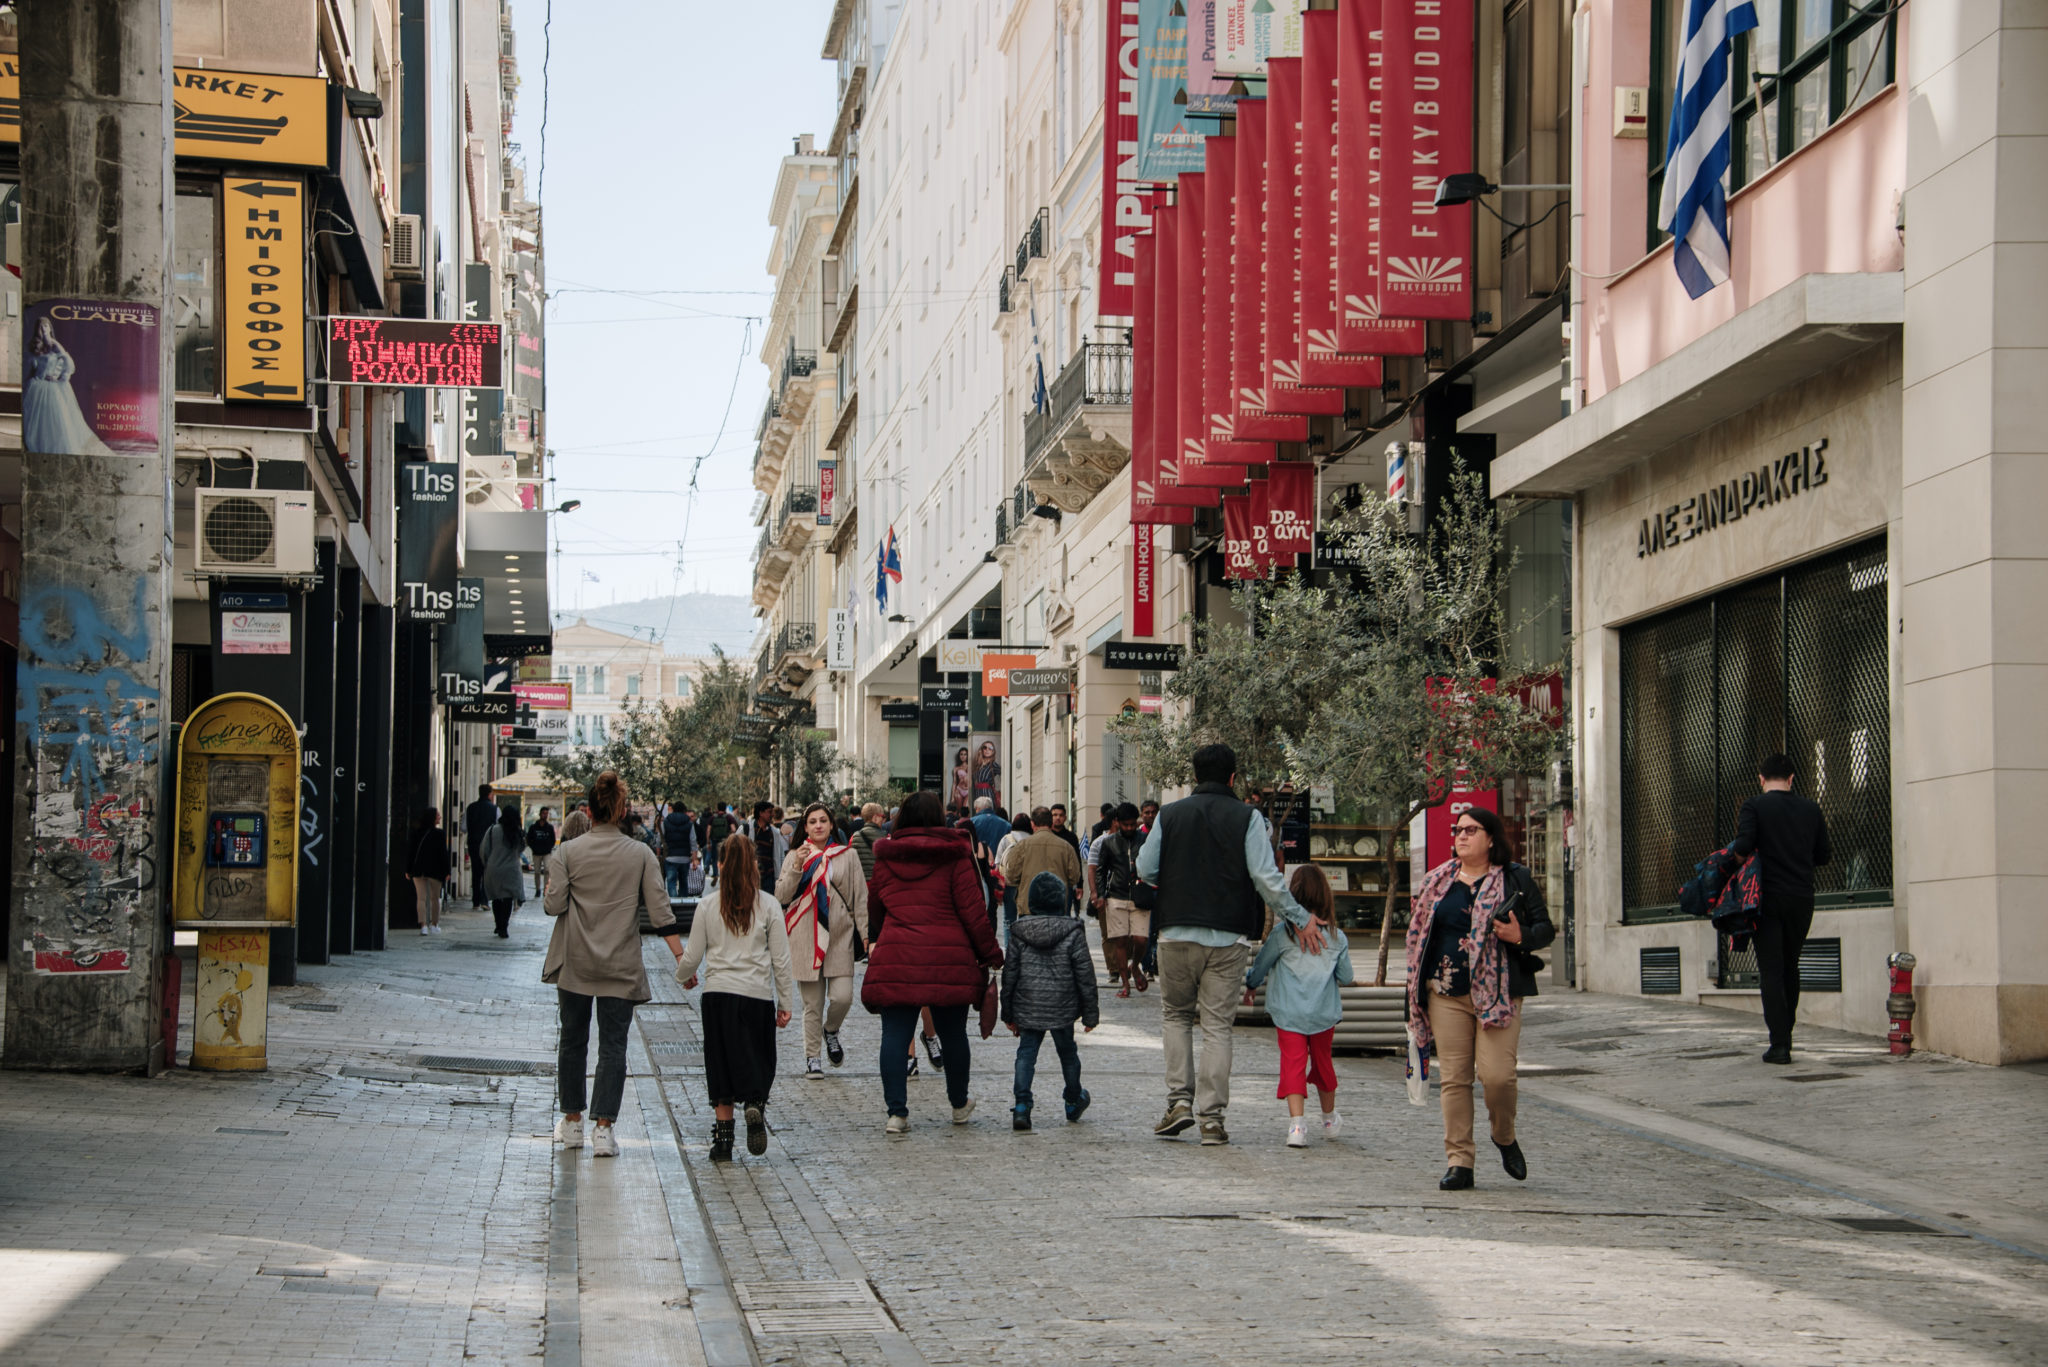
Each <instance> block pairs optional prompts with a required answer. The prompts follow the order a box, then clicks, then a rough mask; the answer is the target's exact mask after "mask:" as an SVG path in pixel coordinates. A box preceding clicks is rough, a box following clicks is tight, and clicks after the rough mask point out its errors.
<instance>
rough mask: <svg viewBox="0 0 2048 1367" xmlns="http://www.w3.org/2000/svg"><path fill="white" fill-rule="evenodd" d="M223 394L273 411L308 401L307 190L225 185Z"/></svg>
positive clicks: (259, 183)
mask: <svg viewBox="0 0 2048 1367" xmlns="http://www.w3.org/2000/svg"><path fill="white" fill-rule="evenodd" d="M221 189H222V191H223V193H222V196H221V204H222V217H223V218H224V219H225V220H226V221H225V229H226V237H225V240H224V241H223V242H222V243H221V281H222V284H223V285H224V286H225V287H226V288H225V289H224V290H223V292H222V293H223V296H224V304H225V309H224V311H223V313H222V316H221V330H220V336H221V368H222V376H221V386H222V392H223V393H227V394H232V395H234V396H236V397H237V398H242V399H254V400H257V401H259V402H265V403H279V402H282V403H303V402H304V401H305V398H306V187H305V186H304V185H303V184H301V183H300V182H298V181H296V180H244V179H242V178H241V177H238V176H229V177H227V178H226V179H225V180H224V181H222V182H221Z"/></svg>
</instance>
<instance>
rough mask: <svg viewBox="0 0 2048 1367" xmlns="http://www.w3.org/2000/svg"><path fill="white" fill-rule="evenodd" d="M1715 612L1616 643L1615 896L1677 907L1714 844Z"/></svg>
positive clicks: (1649, 626) (1689, 611)
mask: <svg viewBox="0 0 2048 1367" xmlns="http://www.w3.org/2000/svg"><path fill="white" fill-rule="evenodd" d="M1714 714H1715V708H1714V612H1713V607H1712V605H1711V604H1707V603H1701V604H1699V605H1697V606H1695V607H1690V608H1684V609H1681V610H1679V611H1678V612H1673V613H1668V614H1666V615H1665V616H1663V617H1659V618H1657V619H1656V620H1654V621H1651V622H1645V623H1643V624H1642V625H1641V626H1638V627H1632V628H1630V629H1629V630H1627V631H1625V632H1623V633H1622V637H1621V896H1622V905H1623V907H1624V908H1635V907H1643V906H1663V905H1666V904H1669V903H1673V902H1676V901H1677V900H1678V885H1679V884H1680V883H1683V882H1684V881H1685V879H1686V876H1687V874H1689V873H1690V872H1691V870H1692V866H1693V864H1694V862H1695V861H1697V860H1698V859H1699V858H1700V857H1701V856H1702V855H1704V854H1707V853H1708V852H1709V851H1711V850H1712V849H1713V848H1714V846H1713V839H1714Z"/></svg>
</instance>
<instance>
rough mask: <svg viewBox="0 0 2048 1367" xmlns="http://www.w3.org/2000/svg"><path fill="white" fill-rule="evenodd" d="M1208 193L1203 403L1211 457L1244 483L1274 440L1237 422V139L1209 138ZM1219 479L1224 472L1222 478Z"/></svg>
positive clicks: (1267, 454) (1231, 477) (1270, 454)
mask: <svg viewBox="0 0 2048 1367" xmlns="http://www.w3.org/2000/svg"><path fill="white" fill-rule="evenodd" d="M1208 176H1209V196H1208V200H1209V202H1208V215H1207V233H1206V240H1205V241H1204V243H1203V251H1202V258H1203V270H1202V291H1203V298H1204V300H1205V303H1204V307H1203V310H1202V319H1203V326H1202V340H1203V350H1204V352H1205V353H1206V360H1205V362H1204V365H1203V375H1204V380H1203V407H1204V411H1205V412H1206V413H1207V416H1208V426H1209V444H1208V449H1207V453H1206V454H1207V455H1208V458H1209V463H1210V464H1211V465H1214V466H1228V467H1229V480H1228V482H1229V483H1231V484H1241V483H1243V482H1244V467H1245V466H1247V465H1262V464H1264V463H1265V462H1266V461H1269V460H1271V459H1272V458H1273V446H1272V443H1271V442H1270V441H1256V440H1252V439H1249V438H1247V437H1244V436H1242V435H1241V434H1240V433H1241V429H1240V427H1239V425H1238V421H1237V384H1236V380H1235V371H1234V367H1235V365H1236V357H1237V351H1236V346H1237V342H1236V338H1237V328H1238V322H1239V319H1238V316H1237V303H1236V290H1237V138H1236V137H1235V136H1232V137H1227V138H1211V139H1210V140H1209V171H1208ZM1218 478H1219V479H1221V478H1222V476H1220V475H1219V476H1218Z"/></svg>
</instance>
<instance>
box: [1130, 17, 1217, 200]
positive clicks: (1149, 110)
mask: <svg viewBox="0 0 2048 1367" xmlns="http://www.w3.org/2000/svg"><path fill="white" fill-rule="evenodd" d="M1138 28H1139V41H1140V45H1141V46H1140V51H1139V55H1138V178H1139V179H1140V180H1172V179H1173V178H1174V177H1175V176H1177V175H1179V174H1180V173H1181V172H1183V171H1199V170H1201V169H1202V134H1201V133H1200V132H1199V131H1197V130H1196V128H1195V126H1194V125H1193V124H1192V123H1191V122H1190V121H1189V120H1188V113H1187V109H1188V106H1187V96H1188V92H1187V84H1188V17H1187V14H1186V12H1185V10H1184V8H1183V6H1182V5H1181V3H1180V0H1138Z"/></svg>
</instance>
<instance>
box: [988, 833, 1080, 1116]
mask: <svg viewBox="0 0 2048 1367" xmlns="http://www.w3.org/2000/svg"><path fill="white" fill-rule="evenodd" d="M1025 902H1026V908H1027V910H1026V912H1025V914H1024V915H1023V916H1021V917H1019V918H1018V920H1017V923H1016V924H1015V925H1014V926H1012V927H1011V928H1010V954H1009V957H1008V958H1007V959H1005V960H1004V961H1003V989H1002V998H1001V999H1002V1010H1003V1023H1004V1024H1005V1025H1007V1026H1009V1027H1010V1033H1011V1034H1013V1035H1016V1036H1017V1037H1018V1039H1017V1076H1016V1097H1017V1105H1016V1109H1015V1110H1013V1111H1012V1112H1011V1114H1010V1128H1011V1129H1013V1130H1028V1129H1030V1128H1031V1079H1032V1076H1033V1075H1034V1074H1036V1073H1037V1071H1038V1049H1039V1046H1040V1045H1042V1044H1044V1043H1045V1037H1046V1036H1047V1035H1048V1034H1050V1035H1051V1036H1052V1042H1053V1047H1054V1048H1056V1049H1058V1050H1059V1054H1060V1071H1061V1072H1063V1073H1065V1074H1066V1082H1067V1087H1066V1093H1065V1097H1066V1103H1067V1120H1068V1121H1069V1122H1070V1123H1071V1122H1073V1121H1076V1120H1079V1119H1080V1118H1081V1112H1083V1111H1085V1110H1087V1109H1088V1093H1087V1091H1086V1090H1084V1089H1083V1088H1082V1086H1081V1051H1080V1050H1079V1049H1077V1048H1075V1046H1074V1022H1075V1021H1076V1020H1077V1019H1078V1020H1079V1021H1080V1022H1081V1024H1082V1027H1083V1028H1084V1029H1087V1030H1093V1029H1094V1028H1095V1025H1096V1022H1097V1021H1099V1020H1100V1019H1101V1016H1100V1014H1099V1013H1098V1011H1097V1010H1096V1005H1095V961H1094V960H1093V959H1092V958H1090V957H1089V954H1088V923H1087V922H1085V921H1082V920H1080V919H1079V918H1077V917H1073V916H1069V915H1068V914H1067V906H1068V892H1067V884H1066V882H1065V880H1064V879H1062V878H1061V877H1060V876H1059V875H1058V874H1056V873H1041V874H1039V875H1038V876H1037V877H1035V878H1033V879H1032V880H1031V886H1030V888H1029V889H1028V890H1027V892H1026V895H1025Z"/></svg>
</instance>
